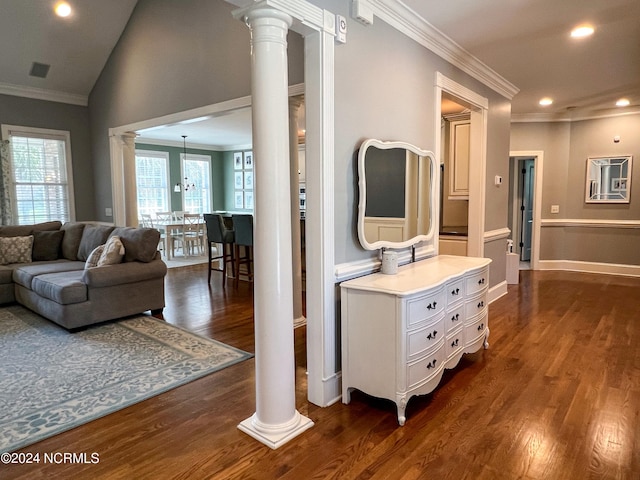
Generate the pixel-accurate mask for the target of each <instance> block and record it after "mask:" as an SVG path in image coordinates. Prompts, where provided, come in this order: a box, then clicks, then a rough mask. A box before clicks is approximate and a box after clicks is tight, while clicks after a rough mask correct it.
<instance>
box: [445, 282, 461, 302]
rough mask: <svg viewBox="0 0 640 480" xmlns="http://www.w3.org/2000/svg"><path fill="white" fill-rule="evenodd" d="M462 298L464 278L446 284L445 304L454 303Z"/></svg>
mask: <svg viewBox="0 0 640 480" xmlns="http://www.w3.org/2000/svg"><path fill="white" fill-rule="evenodd" d="M463 299H464V279H462V278H461V279H460V280H457V281H455V282H451V283H448V284H447V305H448V306H450V305H454V304H456V303H458V302H461V301H462V300H463Z"/></svg>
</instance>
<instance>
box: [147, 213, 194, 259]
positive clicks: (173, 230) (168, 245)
mask: <svg viewBox="0 0 640 480" xmlns="http://www.w3.org/2000/svg"><path fill="white" fill-rule="evenodd" d="M198 224H200V225H201V226H202V228H203V230H206V228H205V223H204V219H203V218H202V216H201V218H200V220H199V222H198ZM184 226H185V224H184V223H183V221H181V220H171V221H169V222H161V221H159V220H157V219H156V220H154V222H153V227H154V228H156V229H157V230H159V231H160V233H161V234H164V238H165V242H164V248H165V257H166V259H167V260H171V258H172V257H173V256H174V255H173V246H172V243H173V240H172V236H175V235H180V234H181V233H182V230H183V229H184Z"/></svg>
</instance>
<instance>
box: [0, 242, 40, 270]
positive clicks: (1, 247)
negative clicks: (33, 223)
mask: <svg viewBox="0 0 640 480" xmlns="http://www.w3.org/2000/svg"><path fill="white" fill-rule="evenodd" d="M32 248H33V235H29V236H27V237H0V265H8V264H10V263H31V250H32Z"/></svg>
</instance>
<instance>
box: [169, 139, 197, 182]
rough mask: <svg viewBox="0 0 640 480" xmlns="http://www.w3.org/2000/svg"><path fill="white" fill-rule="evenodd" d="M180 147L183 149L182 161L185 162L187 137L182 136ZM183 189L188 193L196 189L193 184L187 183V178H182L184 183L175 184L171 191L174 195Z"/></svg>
mask: <svg viewBox="0 0 640 480" xmlns="http://www.w3.org/2000/svg"><path fill="white" fill-rule="evenodd" d="M182 147H183V149H184V160H185V161H186V160H187V136H186V135H182ZM183 188H184V191H185V192H188V191H189V190H194V189H195V188H196V185H195V183H189V179H188V178H187V177H184V183H176V186H175V187H173V191H174V192H176V193H179V192H181V191H182V189H183Z"/></svg>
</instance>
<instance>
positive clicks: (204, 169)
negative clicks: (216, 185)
mask: <svg viewBox="0 0 640 480" xmlns="http://www.w3.org/2000/svg"><path fill="white" fill-rule="evenodd" d="M180 158H181V159H182V179H183V181H184V183H188V184H189V185H191V184H193V185H194V186H195V187H194V188H189V189H188V190H186V189H185V188H183V189H182V206H183V210H184V211H185V212H189V213H207V212H210V211H211V197H212V192H211V157H210V156H209V155H196V154H194V153H189V154H187V157H186V159H185V156H184V153H181V154H180ZM185 178H187V180H186V181H185V180H184V179H185Z"/></svg>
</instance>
